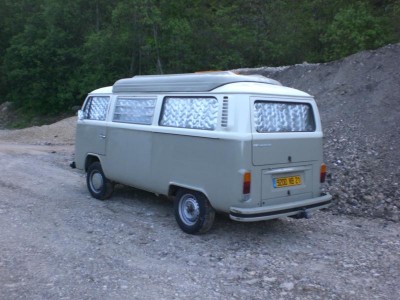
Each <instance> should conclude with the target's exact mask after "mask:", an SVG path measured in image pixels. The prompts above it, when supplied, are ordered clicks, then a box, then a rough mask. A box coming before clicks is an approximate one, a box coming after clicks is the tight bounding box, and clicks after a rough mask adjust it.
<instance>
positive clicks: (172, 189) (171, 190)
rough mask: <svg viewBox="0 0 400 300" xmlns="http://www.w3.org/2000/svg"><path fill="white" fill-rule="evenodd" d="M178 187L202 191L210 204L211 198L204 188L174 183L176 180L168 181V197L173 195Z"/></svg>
mask: <svg viewBox="0 0 400 300" xmlns="http://www.w3.org/2000/svg"><path fill="white" fill-rule="evenodd" d="M179 189H185V190H190V191H194V192H199V193H202V194H203V195H204V196H205V197H206V198H207V199H208V201H209V202H210V204H211V205H212V202H211V199H210V197H209V195H208V193H207V192H206V190H205V189H203V188H200V187H197V186H191V185H186V184H181V183H176V182H170V184H169V187H168V197H175V196H176V194H177V192H178V190H179Z"/></svg>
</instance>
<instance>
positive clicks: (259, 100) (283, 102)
mask: <svg viewBox="0 0 400 300" xmlns="http://www.w3.org/2000/svg"><path fill="white" fill-rule="evenodd" d="M260 102H261V103H277V104H288V105H306V106H308V107H309V109H310V111H311V114H312V126H313V130H307V131H259V130H257V126H256V122H255V105H256V104H257V103H260ZM251 110H252V114H253V118H252V119H253V122H252V123H253V124H252V127H253V128H254V130H255V131H256V132H257V133H259V134H265V133H267V134H280V133H285V134H286V133H300V134H301V133H312V132H316V131H317V122H316V119H315V113H314V108H313V105H311V103H308V102H299V101H285V100H279V99H268V100H267V99H257V98H256V99H255V100H254V101H252V108H251Z"/></svg>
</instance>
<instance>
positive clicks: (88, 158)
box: [85, 153, 101, 172]
mask: <svg viewBox="0 0 400 300" xmlns="http://www.w3.org/2000/svg"><path fill="white" fill-rule="evenodd" d="M96 161H98V162H99V163H100V164H101V160H100V157H99V156H98V155H97V154H93V153H88V154H87V155H86V159H85V172H86V171H87V169H88V168H89V166H90V165H91V164H92V163H94V162H96Z"/></svg>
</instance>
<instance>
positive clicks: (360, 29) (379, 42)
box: [321, 2, 393, 60]
mask: <svg viewBox="0 0 400 300" xmlns="http://www.w3.org/2000/svg"><path fill="white" fill-rule="evenodd" d="M321 40H322V42H323V44H324V48H325V57H324V58H325V59H326V60H334V59H338V58H341V57H344V56H347V55H349V54H352V53H355V52H358V51H361V50H365V49H375V48H378V47H380V46H383V45H385V44H386V43H388V42H390V41H392V40H393V35H392V32H391V30H390V28H389V26H388V20H387V19H386V18H385V17H384V16H376V15H375V14H374V11H373V8H372V7H371V6H370V5H368V4H367V3H363V2H357V3H355V4H353V5H350V6H349V7H346V8H343V9H341V10H340V11H339V12H338V13H337V14H336V15H335V17H334V20H333V22H332V23H331V24H330V25H329V27H328V29H327V31H326V34H325V35H324V36H323V37H322V38H321Z"/></svg>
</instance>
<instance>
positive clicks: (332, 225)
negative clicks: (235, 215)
mask: <svg viewBox="0 0 400 300" xmlns="http://www.w3.org/2000/svg"><path fill="white" fill-rule="evenodd" d="M72 154H73V146H72V145H57V146H56V145H22V144H15V143H14V144H9V143H5V142H0V172H1V174H3V176H1V177H0V228H1V231H0V270H1V272H0V295H1V298H2V299H30V300H32V299H186V298H193V299H196V298H197V299H393V300H395V299H396V300H397V299H398V295H400V286H399V284H398V282H399V278H400V260H399V255H400V224H399V223H393V222H390V221H386V220H384V219H367V218H359V217H354V216H343V215H334V214H332V212H329V211H320V212H318V213H316V214H315V215H313V216H312V218H311V219H308V220H294V219H290V218H284V219H280V220H275V221H268V222H257V223H238V222H234V221H231V220H229V219H228V218H227V217H225V216H222V215H218V216H217V219H216V222H215V224H214V227H213V228H212V230H211V231H210V232H209V233H208V234H206V235H200V236H192V235H188V234H185V233H183V232H182V231H181V230H180V229H179V227H178V226H177V224H176V222H175V220H174V217H173V207H172V203H171V202H170V201H168V200H166V199H163V198H159V197H156V196H155V195H153V194H150V193H146V192H143V191H140V190H136V189H132V188H128V187H124V186H117V188H116V191H115V193H114V196H113V197H112V198H111V199H110V200H108V201H98V200H95V199H93V198H91V197H90V196H89V193H88V191H87V189H86V186H85V177H84V174H82V173H81V172H78V171H76V170H72V169H70V168H69V166H68V163H69V161H70V160H71V157H72Z"/></svg>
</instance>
